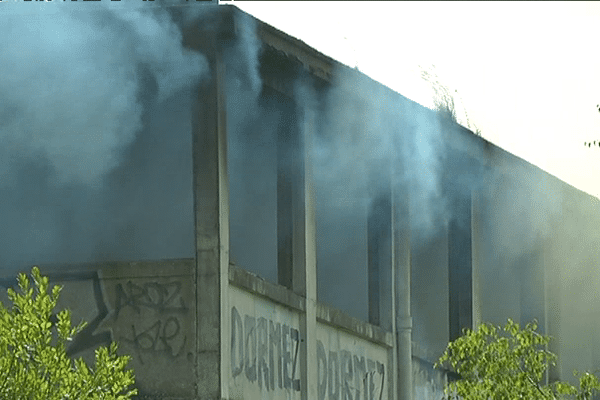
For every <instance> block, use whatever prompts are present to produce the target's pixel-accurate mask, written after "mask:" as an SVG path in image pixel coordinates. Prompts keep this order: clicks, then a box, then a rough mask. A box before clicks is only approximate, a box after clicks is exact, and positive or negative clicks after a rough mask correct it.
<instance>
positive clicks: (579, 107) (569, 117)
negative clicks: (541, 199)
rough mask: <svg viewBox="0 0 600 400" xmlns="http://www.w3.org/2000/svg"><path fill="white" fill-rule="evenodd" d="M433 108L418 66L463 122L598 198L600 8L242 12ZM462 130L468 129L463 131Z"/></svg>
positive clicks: (275, 5) (384, 5)
mask: <svg viewBox="0 0 600 400" xmlns="http://www.w3.org/2000/svg"><path fill="white" fill-rule="evenodd" d="M233 4H235V5H236V6H238V7H239V8H241V9H242V10H244V11H246V12H248V13H250V14H252V15H254V16H255V17H257V18H258V19H260V20H262V21H264V22H266V23H268V24H270V25H273V26H275V27H277V28H278V29H280V30H282V31H284V32H286V33H288V34H291V35H292V36H295V37H297V38H299V39H301V40H303V41H304V42H306V43H307V44H309V45H310V46H313V47H315V48H316V49H318V50H319V51H321V52H323V53H325V54H327V55H329V56H331V57H333V58H335V59H337V60H339V61H341V62H343V63H344V64H347V65H349V66H351V67H355V66H357V67H358V68H359V69H360V70H361V71H362V72H364V73H366V74H367V75H369V76H371V77H372V78H374V79H376V80H378V81H380V82H382V83H383V84H385V85H387V86H389V87H391V88H392V89H394V90H396V91H398V92H399V93H401V94H403V95H404V96H406V97H409V98H411V99H412V100H415V101H417V102H419V103H421V104H423V105H425V106H429V107H431V106H432V105H433V101H432V92H431V89H430V88H429V86H428V85H427V84H426V83H425V82H424V81H423V80H422V79H421V77H420V69H419V66H423V67H429V66H431V65H435V69H436V71H437V74H438V76H439V78H440V80H441V81H442V83H444V84H445V85H446V86H448V87H449V88H450V89H452V90H457V91H458V94H459V96H460V99H459V100H458V101H457V103H458V107H459V120H462V121H464V119H465V116H464V112H463V111H462V110H460V106H461V103H462V104H464V108H465V109H466V110H467V112H468V118H469V120H470V121H471V123H474V124H475V125H476V126H477V127H478V128H480V129H481V131H482V136H483V137H484V138H486V139H487V140H489V141H491V142H492V143H495V144H497V145H498V146H500V147H502V148H504V149H506V150H508V151H510V152H512V153H514V154H516V155H518V156H520V157H522V158H524V159H526V160H528V161H529V162H531V163H533V164H535V165H537V166H539V167H540V168H542V169H544V170H546V171H548V172H550V173H552V174H553V175H555V176H557V177H559V178H560V179H563V180H565V181H566V182H568V183H570V184H571V185H573V186H575V187H577V188H579V189H581V190H583V191H585V192H588V193H590V194H592V195H594V196H596V197H600V183H599V182H600V179H599V178H600V148H598V147H596V148H595V149H594V148H589V149H588V148H587V147H585V148H584V145H583V142H584V141H589V140H600V113H599V112H598V111H597V109H596V104H599V103H600V50H599V46H598V43H599V40H600V3H598V2H372V1H371V2H355V1H352V2H350V1H349V2H337V1H336V2H323V1H314V2H304V1H303V2H289V1H285V2H272V1H268V2H255V1H253V2H241V1H240V2H234V3H233ZM465 125H466V124H465Z"/></svg>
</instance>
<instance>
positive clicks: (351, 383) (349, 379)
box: [317, 340, 387, 400]
mask: <svg viewBox="0 0 600 400" xmlns="http://www.w3.org/2000/svg"><path fill="white" fill-rule="evenodd" d="M317 365H318V367H317V370H318V377H319V378H318V398H319V400H325V399H328V400H360V399H364V400H376V399H379V400H381V399H383V398H387V396H385V397H384V387H385V379H386V376H385V365H384V364H383V363H381V362H379V361H377V360H372V359H370V358H367V357H365V356H361V355H358V354H355V353H353V352H351V351H349V350H346V349H344V350H339V351H331V350H330V351H329V352H327V351H326V350H325V346H324V345H323V342H321V341H320V340H317Z"/></svg>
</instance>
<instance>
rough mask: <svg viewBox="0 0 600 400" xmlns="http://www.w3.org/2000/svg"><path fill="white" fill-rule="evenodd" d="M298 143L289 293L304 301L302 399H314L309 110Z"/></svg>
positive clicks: (313, 230) (311, 127)
mask: <svg viewBox="0 0 600 400" xmlns="http://www.w3.org/2000/svg"><path fill="white" fill-rule="evenodd" d="M300 114H303V115H302V117H301V121H302V122H301V128H300V129H301V132H302V134H301V140H300V141H299V142H300V143H299V144H300V146H299V147H300V148H301V149H302V150H301V151H300V152H299V157H296V158H294V160H295V163H297V164H296V167H297V168H296V171H301V173H300V174H299V175H298V176H297V178H296V179H295V185H294V186H295V187H296V188H297V190H298V195H297V196H294V207H293V208H294V214H293V221H294V241H293V242H294V246H293V248H294V263H293V272H292V273H293V282H292V285H293V290H294V292H296V293H297V294H300V295H301V296H303V297H304V298H305V299H306V313H304V315H302V316H301V318H300V335H301V340H302V342H301V343H302V346H301V347H300V349H301V350H302V354H303V355H304V357H303V358H302V360H301V361H302V365H301V368H302V371H301V372H302V381H301V385H302V387H301V390H302V399H303V400H312V399H316V398H318V394H317V387H318V384H317V382H318V376H317V373H318V368H317V317H316V315H317V239H316V226H315V218H316V215H315V197H314V191H313V178H312V162H311V154H312V138H313V135H314V129H315V124H316V121H315V119H314V118H315V116H314V115H313V113H312V112H310V111H309V110H302V111H301V112H300Z"/></svg>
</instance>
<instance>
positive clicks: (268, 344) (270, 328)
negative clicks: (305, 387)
mask: <svg viewBox="0 0 600 400" xmlns="http://www.w3.org/2000/svg"><path fill="white" fill-rule="evenodd" d="M299 348H300V332H299V331H298V329H296V328H294V327H291V326H289V325H287V324H285V323H280V322H277V321H272V320H270V319H267V318H264V317H259V318H256V317H254V316H251V315H244V316H243V318H242V315H241V314H240V313H239V311H238V310H237V308H236V307H232V308H231V374H232V376H233V377H234V378H236V377H237V376H239V375H242V374H243V375H245V377H246V379H247V380H248V381H249V382H252V383H255V384H257V385H258V386H259V388H261V389H262V388H264V389H265V390H267V391H270V390H275V389H291V390H294V391H300V368H299Z"/></svg>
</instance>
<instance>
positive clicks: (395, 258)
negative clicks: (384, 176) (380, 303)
mask: <svg viewBox="0 0 600 400" xmlns="http://www.w3.org/2000/svg"><path fill="white" fill-rule="evenodd" d="M392 190H393V192H392V202H393V204H392V218H391V220H392V246H393V252H392V266H393V273H394V278H393V282H394V286H393V297H394V315H395V322H394V333H395V335H396V374H395V376H396V385H397V393H398V396H397V399H398V400H412V397H413V379H412V378H413V366H412V318H411V314H410V297H411V296H410V279H411V278H410V271H411V257H410V225H409V208H408V204H409V202H408V194H407V193H405V192H403V191H401V190H400V188H399V187H397V186H395V187H393V189H392Z"/></svg>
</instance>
